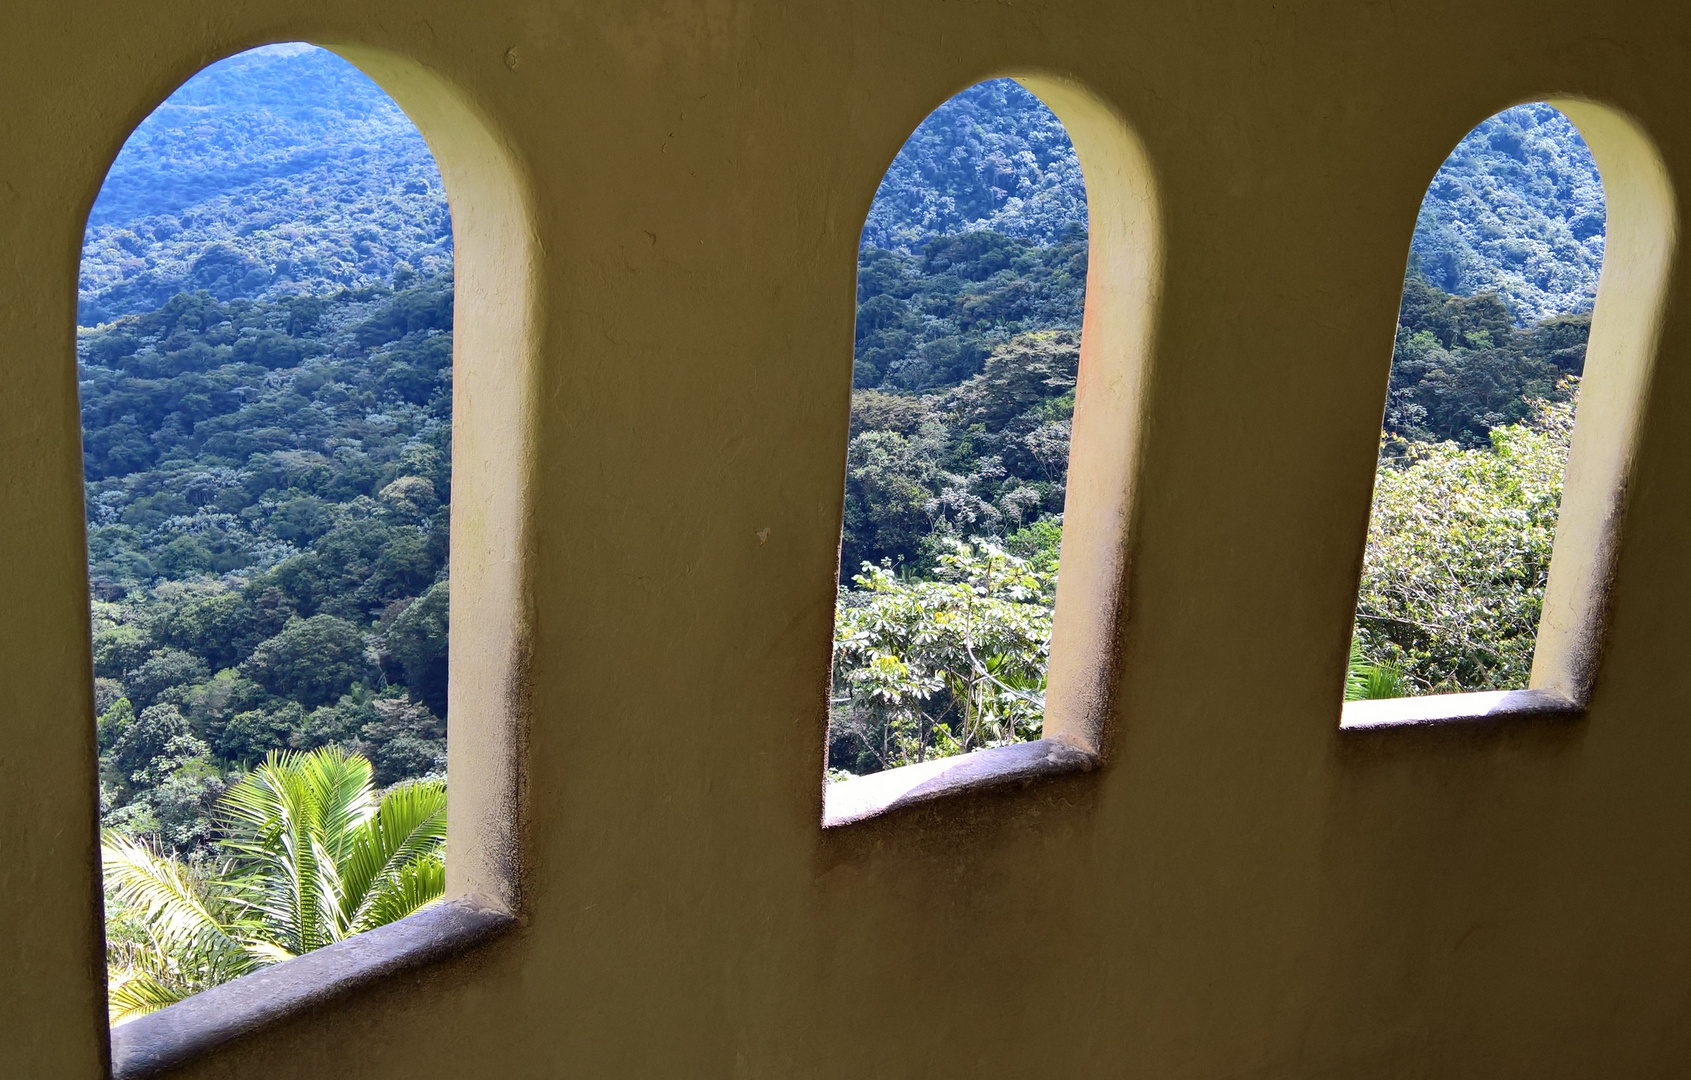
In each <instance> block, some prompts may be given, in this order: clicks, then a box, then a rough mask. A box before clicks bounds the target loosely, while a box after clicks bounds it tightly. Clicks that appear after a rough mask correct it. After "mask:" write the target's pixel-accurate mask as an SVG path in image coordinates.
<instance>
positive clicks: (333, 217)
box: [78, 45, 452, 368]
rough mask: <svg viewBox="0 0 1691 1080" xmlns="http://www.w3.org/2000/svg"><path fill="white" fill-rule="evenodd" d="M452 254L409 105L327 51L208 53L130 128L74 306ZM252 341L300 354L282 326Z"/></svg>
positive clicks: (284, 289)
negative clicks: (281, 333) (279, 332)
mask: <svg viewBox="0 0 1691 1080" xmlns="http://www.w3.org/2000/svg"><path fill="white" fill-rule="evenodd" d="M451 264H452V231H451V218H450V216H449V215H448V213H447V207H446V197H445V189H444V187H443V185H442V183H441V179H440V172H439V170H438V169H436V168H435V162H434V159H433V157H431V156H430V154H429V151H428V147H427V146H426V145H424V143H423V139H422V136H421V135H419V134H418V132H417V129H416V128H415V127H414V126H413V125H412V124H411V122H410V121H409V120H408V119H407V118H406V116H405V114H404V113H403V112H401V111H400V109H399V107H398V106H397V105H395V104H394V103H393V101H392V100H391V99H390V98H389V97H388V96H387V95H386V94H385V93H383V92H382V90H381V89H380V88H379V87H377V86H376V85H375V84H374V83H373V82H371V81H370V80H369V79H368V78H367V77H366V76H365V75H364V74H363V73H362V72H360V71H359V70H358V69H357V68H355V67H353V66H352V65H351V64H349V63H347V62H346V61H345V60H342V59H341V58H340V57H338V56H336V55H335V54H333V53H331V52H327V51H325V50H322V49H315V48H311V47H309V46H300V45H292V46H286V45H285V46H275V47H271V48H266V49H256V50H253V51H251V52H246V53H242V54H240V55H237V56H233V57H230V58H229V59H227V60H223V61H221V62H219V63H216V64H213V65H211V66H210V67H208V68H206V69H205V70H204V71H202V72H200V73H199V74H198V75H196V76H194V78H192V79H190V80H188V82H187V83H185V84H184V85H183V86H182V87H181V88H180V89H178V90H177V91H176V93H174V94H172V95H171V96H170V98H169V99H168V100H166V101H165V102H164V103H163V104H162V105H160V106H159V107H158V108H157V109H156V110H154V112H153V113H152V115H150V116H149V117H147V119H146V120H144V121H143V122H142V123H141V125H140V127H138V128H137V129H136V130H135V133H134V134H133V135H131V136H130V138H129V141H128V142H126V143H125V144H124V147H123V151H122V152H121V153H120V154H119V155H118V158H117V161H116V162H115V163H114V164H113V165H112V168H111V171H110V172H109V173H108V174H107V177H106V182H105V184H104V185H103V186H102V187H101V189H100V197H99V199H98V200H97V201H96V202H95V204H94V209H93V212H92V213H91V214H90V215H89V223H88V235H87V238H86V241H85V243H84V247H83V262H82V290H81V292H82V302H81V311H80V314H79V317H78V321H79V322H81V323H82V325H84V326H93V325H97V324H99V323H103V322H107V321H109V320H111V319H114V318H117V317H119V316H121V315H125V314H133V313H136V312H142V311H150V310H153V309H155V308H157V307H158V306H159V305H161V304H163V303H164V302H165V301H166V300H168V299H170V297H172V296H174V295H176V294H177V293H181V292H189V293H192V292H195V291H197V290H201V289H203V290H205V291H206V292H208V293H209V294H210V295H211V296H214V297H216V298H217V299H219V300H233V299H237V298H243V297H244V298H247V299H258V298H266V299H275V298H281V297H288V296H291V295H297V294H302V293H314V294H319V295H322V294H330V293H333V292H335V291H337V290H339V289H343V288H349V287H351V288H362V287H365V286H369V285H374V284H381V283H387V282H390V281H391V282H393V283H394V284H396V285H397V284H400V283H402V282H403V281H405V280H406V278H407V277H408V276H409V275H413V274H415V273H419V272H420V273H422V274H423V275H425V276H427V275H429V274H433V273H439V272H441V271H442V270H445V269H448V268H450V266H451ZM301 310H302V311H308V310H309V303H305V304H302V306H301ZM288 332H289V333H292V331H291V330H289V331H288ZM251 348H252V350H253V351H252V354H251V356H250V357H243V359H248V358H250V359H252V360H253V361H254V362H256V363H260V364H263V365H265V366H268V367H281V368H285V367H292V366H294V364H295V363H297V362H298V361H297V359H289V357H288V353H289V350H290V348H291V345H290V343H289V342H287V341H286V340H283V339H276V338H264V337H259V338H255V339H253V340H252V343H251Z"/></svg>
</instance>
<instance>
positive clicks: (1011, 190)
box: [863, 79, 1086, 254]
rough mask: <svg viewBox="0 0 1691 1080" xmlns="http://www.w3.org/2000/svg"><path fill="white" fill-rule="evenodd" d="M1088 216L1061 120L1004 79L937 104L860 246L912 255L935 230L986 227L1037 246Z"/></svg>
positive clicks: (887, 185) (873, 211)
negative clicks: (1031, 242)
mask: <svg viewBox="0 0 1691 1080" xmlns="http://www.w3.org/2000/svg"><path fill="white" fill-rule="evenodd" d="M1071 222H1078V223H1079V224H1081V225H1082V226H1084V225H1085V224H1086V184H1085V182H1084V181H1083V180H1082V178H1081V174H1080V162H1079V161H1078V159H1076V157H1075V151H1074V144H1073V143H1071V142H1070V141H1069V134H1068V131H1067V130H1066V129H1065V128H1064V127H1063V125H1062V122H1061V121H1059V120H1058V119H1057V117H1056V116H1055V115H1054V114H1053V113H1052V112H1051V110H1050V109H1048V108H1046V107H1045V103H1044V102H1042V101H1040V100H1039V99H1038V98H1037V97H1035V96H1034V95H1033V94H1031V93H1029V92H1028V91H1027V90H1025V89H1023V88H1022V86H1021V84H1020V83H1017V82H1015V81H1014V80H1011V79H994V80H992V81H991V82H984V83H980V84H979V85H977V86H972V87H970V88H969V89H967V90H965V91H963V92H962V93H960V94H958V95H957V96H956V97H954V98H952V99H951V100H950V101H947V102H946V103H945V104H943V105H941V106H940V107H939V108H937V109H935V110H934V111H933V112H932V113H931V114H929V116H928V118H927V119H925V120H923V121H922V123H921V125H920V126H919V127H917V129H916V131H915V132H914V133H913V134H912V135H911V136H910V138H909V140H908V141H907V142H905V144H904V148H903V149H902V150H900V151H899V152H898V156H897V157H896V158H894V159H893V163H892V165H891V166H890V167H888V169H887V173H886V176H885V177H883V178H882V180H881V186H880V188H879V189H877V190H876V192H875V202H874V205H873V206H872V207H871V208H870V210H869V218H868V220H867V221H865V222H864V225H863V246H864V247H866V248H885V249H888V250H893V251H900V252H904V253H906V254H914V253H916V252H918V251H919V250H920V249H921V247H922V246H923V245H924V244H926V243H927V242H928V241H929V240H932V239H933V238H935V237H937V236H952V235H956V234H957V233H964V232H973V231H975V230H979V229H990V230H992V231H994V232H999V233H1003V234H1004V235H1006V236H1014V237H1018V238H1021V239H1026V240H1032V241H1034V242H1035V243H1039V244H1051V243H1054V242H1056V241H1057V240H1058V239H1059V238H1060V237H1062V236H1063V234H1064V232H1065V228H1066V226H1068V225H1069V224H1070V223H1071Z"/></svg>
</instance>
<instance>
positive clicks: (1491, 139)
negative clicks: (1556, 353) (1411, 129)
mask: <svg viewBox="0 0 1691 1080" xmlns="http://www.w3.org/2000/svg"><path fill="white" fill-rule="evenodd" d="M1605 210H1606V204H1605V202H1604V198H1603V184H1602V181H1601V180H1600V179H1599V178H1598V175H1597V163H1596V162H1595V161H1593V160H1592V157H1591V151H1590V150H1588V149H1587V148H1586V145H1585V140H1583V139H1581V138H1580V136H1579V132H1578V131H1577V130H1575V128H1574V126H1573V125H1572V124H1571V123H1569V122H1568V118H1567V117H1566V116H1563V115H1562V114H1561V113H1560V112H1558V111H1556V110H1555V109H1553V108H1551V107H1550V106H1549V105H1546V104H1543V103H1542V102H1540V103H1537V104H1532V105H1519V106H1516V107H1515V108H1513V109H1508V110H1506V111H1504V112H1501V113H1498V114H1497V115H1496V116H1493V117H1491V118H1490V119H1488V120H1485V121H1483V122H1482V123H1481V124H1480V125H1479V126H1478V127H1476V128H1475V129H1474V130H1473V132H1471V133H1470V134H1469V135H1468V136H1467V137H1466V138H1464V139H1463V140H1462V141H1461V142H1460V143H1458V144H1457V146H1456V149H1455V150H1454V151H1453V152H1452V153H1451V155H1450V157H1449V158H1448V159H1447V160H1446V161H1445V163H1444V165H1443V166H1441V167H1440V169H1439V171H1438V175H1437V176H1435V177H1434V178H1433V182H1432V186H1431V187H1430V188H1429V189H1428V191H1427V197H1426V199H1425V201H1423V202H1422V204H1421V216H1420V218H1419V219H1418V220H1417V221H1416V223H1415V239H1414V251H1415V254H1416V257H1417V258H1418V259H1419V260H1420V264H1421V268H1422V270H1423V271H1424V272H1425V273H1426V275H1427V278H1428V280H1429V281H1431V282H1432V283H1433V284H1434V285H1437V286H1438V287H1439V288H1441V289H1443V290H1445V291H1446V292H1449V293H1453V294H1455V295H1458V296H1472V295H1475V294H1477V293H1481V292H1495V293H1497V294H1498V295H1499V296H1500V297H1501V298H1502V299H1503V302H1504V304H1505V305H1506V306H1507V307H1508V308H1509V310H1510V312H1511V313H1512V314H1513V315H1514V317H1515V320H1516V322H1517V323H1519V324H1520V325H1523V326H1524V325H1527V324H1530V323H1533V322H1536V321H1538V320H1539V319H1543V318H1548V317H1550V316H1552V315H1563V314H1568V313H1572V312H1582V311H1590V310H1591V304H1592V301H1593V300H1594V299H1595V298H1596V296H1597V271H1598V268H1599V267H1600V266H1601V265H1602V262H1603V237H1604V214H1605Z"/></svg>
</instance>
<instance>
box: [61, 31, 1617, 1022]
mask: <svg viewBox="0 0 1691 1080" xmlns="http://www.w3.org/2000/svg"><path fill="white" fill-rule="evenodd" d="M1085 196H1086V192H1085V185H1084V183H1083V180H1082V177H1081V172H1080V166H1079V163H1078V159H1077V158H1076V155H1075V151H1074V148H1073V147H1072V146H1071V145H1070V143H1069V141H1068V137H1067V135H1066V133H1065V132H1064V131H1063V129H1062V126H1061V124H1059V123H1058V122H1057V120H1056V118H1055V117H1054V116H1052V115H1051V113H1050V112H1049V111H1048V110H1046V109H1045V107H1044V106H1043V105H1042V104H1040V103H1039V102H1038V101H1037V99H1035V98H1033V97H1032V95H1030V94H1029V93H1028V92H1027V91H1025V90H1024V89H1022V88H1021V87H1020V86H1019V85H1018V84H1016V83H1014V82H1010V81H1008V80H997V81H993V82H989V83H984V84H982V85H980V86H977V87H974V88H971V89H970V90H967V91H964V92H963V93H962V94H960V95H958V96H957V97H956V98H954V99H952V100H951V101H950V102H947V103H946V104H945V105H943V106H942V107H941V108H939V109H937V110H936V111H935V112H934V113H933V114H932V115H931V116H930V117H929V118H928V119H927V120H926V121H924V122H923V124H922V125H921V126H920V127H919V128H918V129H917V131H916V132H915V133H914V134H913V135H912V136H911V138H910V140H909V142H908V143H907V144H906V145H905V147H904V149H903V150H902V151H901V152H900V153H899V154H898V156H897V157H896V159H894V161H893V163H892V165H891V167H890V168H889V169H888V171H887V173H886V177H885V179H884V181H883V183H882V185H881V188H880V191H879V193H878V194H877V197H876V200H875V202H874V205H873V208H872V210H871V212H870V214H869V218H868V221H867V222H866V224H865V227H864V232H863V243H862V248H861V251H860V255H859V267H858V296H857V301H858V316H857V325H856V341H855V352H854V357H855V363H854V369H853V391H852V397H851V418H850V437H849V444H848V450H847V457H846V461H845V463H844V482H845V515H844V522H843V535H842V538H841V589H840V592H839V600H838V607H837V625H836V645H835V664H834V680H833V701H832V710H831V718H830V723H829V731H828V758H829V760H828V764H829V775H830V777H832V778H835V779H838V778H842V777H845V776H850V775H856V774H861V773H865V772H871V771H875V770H878V769H883V768H887V767H891V766H896V765H900V764H904V763H907V762H913V761H919V760H923V759H925V758H929V757H933V756H936V755H946V754H955V753H961V752H965V751H968V750H971V749H976V748H980V747H986V746H994V745H1001V744H1004V743H1007V742H1013V741H1017V740H1024V739H1033V738H1038V737H1039V735H1040V733H1041V728H1042V720H1043V711H1044V705H1043V702H1044V680H1045V666H1046V659H1047V657H1048V650H1049V641H1050V629H1051V619H1052V608H1053V603H1054V597H1055V587H1056V581H1057V575H1058V570H1059V558H1058V556H1059V551H1060V541H1061V536H1062V512H1063V504H1064V497H1065V492H1066V479H1067V465H1068V449H1069V436H1070V425H1071V419H1072V416H1073V412H1074V404H1075V388H1076V375H1077V369H1078V361H1079V346H1080V332H1081V312H1082V308H1083V306H1084V298H1085V292H1086V275H1087V218H1086V197H1085ZM1602 215H1603V204H1602V189H1601V185H1600V184H1599V183H1598V182H1597V179H1596V172H1595V168H1594V166H1592V165H1591V163H1590V157H1589V154H1587V153H1586V152H1585V150H1584V146H1583V144H1582V143H1580V142H1579V139H1578V136H1577V134H1576V133H1574V132H1573V130H1572V128H1571V127H1570V126H1569V125H1568V124H1567V121H1566V120H1565V119H1564V118H1563V117H1561V115H1560V114H1559V113H1556V112H1555V111H1554V110H1551V109H1549V108H1548V106H1523V107H1521V108H1519V109H1513V110H1510V111H1509V112H1507V113H1504V114H1500V115H1499V116H1498V117H1494V118H1492V119H1491V120H1488V121H1486V122H1485V123H1484V124H1482V125H1481V126H1480V127H1479V128H1477V129H1475V132H1474V134H1472V135H1470V136H1469V138H1468V139H1466V140H1464V141H1463V144H1462V146H1461V147H1459V148H1458V152H1457V153H1455V154H1453V155H1452V156H1451V159H1450V161H1448V162H1446V164H1445V167H1444V168H1443V169H1441V170H1440V172H1439V174H1438V177H1437V178H1435V180H1434V183H1433V186H1432V188H1431V189H1430V190H1429V193H1428V197H1427V203H1426V205H1425V206H1424V207H1423V212H1422V217H1421V221H1420V224H1419V225H1418V227H1417V231H1416V234H1415V237H1414V252H1415V255H1414V257H1413V258H1412V260H1411V265H1410V269H1409V273H1408V276H1407V278H1406V281H1405V287H1404V296H1403V304H1402V310H1401V312H1400V315H1399V326H1398V333H1397V340H1396V345H1395V349H1394V352H1393V355H1392V370H1391V378H1390V391H1389V400H1388V403H1387V408H1386V412H1385V417H1384V423H1383V432H1382V442H1381V456H1380V476H1379V480H1378V484H1377V488H1376V492H1375V506H1374V516H1373V519H1372V523H1371V526H1370V533H1369V545H1368V549H1367V556H1366V563H1365V570H1364V578H1363V582H1362V588H1361V594H1360V599H1359V605H1358V612H1357V624H1356V625H1357V629H1356V635H1355V639H1354V646H1353V663H1352V669H1351V676H1350V681H1349V684H1348V685H1347V694H1349V695H1350V696H1391V695H1395V694H1402V693H1424V692H1432V691H1442V690H1455V689H1481V688H1489V687H1508V686H1518V685H1522V683H1523V681H1524V679H1525V676H1526V671H1527V669H1528V667H1529V666H1530V663H1531V654H1532V644H1533V634H1534V631H1535V629H1536V625H1537V618H1538V608H1539V605H1540V603H1541V601H1542V595H1543V584H1544V578H1545V574H1546V571H1547V566H1548V558H1549V546H1550V539H1551V536H1552V534H1553V531H1554V526H1555V519H1556V511H1557V506H1558V503H1559V499H1560V484H1561V472H1562V464H1563V462H1564V461H1565V457H1566V451H1567V444H1568V434H1569V431H1570V429H1571V424H1572V415H1573V407H1574V403H1575V401H1576V398H1577V393H1578V377H1579V375H1580V373H1581V371H1582V368H1583V363H1584V347H1585V340H1586V334H1587V329H1588V321H1589V320H1588V316H1587V315H1585V314H1583V313H1584V312H1587V311H1589V309H1590V306H1591V298H1592V295H1593V294H1594V287H1595V280H1596V270H1597V266H1598V264H1599V262H1600V260H1601V256H1602V244H1603V217H1602ZM451 259H452V246H451V221H450V217H449V215H448V213H447V208H446V202H445V195H444V189H443V186H442V184H441V182H440V175H439V172H438V170H436V168H435V166H434V162H433V160H432V159H431V158H430V157H429V155H428V152H427V149H426V147H425V146H424V145H423V143H422V140H421V138H420V136H419V135H418V134H417V132H416V130H415V128H413V127H411V125H410V123H409V121H407V120H406V119H405V117H404V115H403V114H402V113H400V112H399V110H398V109H397V107H395V106H394V105H393V103H392V102H391V101H390V100H389V99H387V97H386V96H385V95H384V94H382V92H381V91H380V90H379V89H377V88H376V87H375V86H374V84H372V83H370V82H369V80H368V79H366V78H365V77H364V76H363V75H361V74H359V73H358V72H357V71H356V70H355V69H353V68H351V67H350V65H348V64H346V63H345V62H344V61H341V60H339V59H338V58H337V57H334V56H333V55H331V54H328V53H325V52H323V51H321V50H316V49H312V48H309V47H305V46H281V47H273V48H269V49H261V50H255V51H253V52H251V53H246V54H242V55H241V56H238V57H234V58H231V59H230V60H227V61H224V62H222V63H220V64H217V65H214V66H213V67H211V68H209V69H207V70H206V71H205V72H202V73H201V74H200V75H199V76H196V77H195V78H194V79H193V80H191V81H190V82H189V83H188V84H186V85H185V86H184V87H183V88H182V89H181V90H179V91H178V92H177V94H175V95H173V96H172V97H171V98H170V99H169V100H168V101H167V102H165V103H164V105H162V106H161V107H160V108H159V110H158V111H157V112H155V113H154V115H153V116H152V117H150V118H149V119H148V120H147V121H146V122H145V123H143V124H142V126H141V127H140V128H139V129H138V130H137V132H136V133H135V136H134V137H133V138H132V139H131V140H130V142H129V143H128V144H127V145H126V146H125V148H124V150H123V152H122V154H120V156H119V158H118V160H117V163H116V164H115V165H114V166H113V169H112V171H111V174H110V176H109V177H108V180H107V184H106V186H105V187H104V188H103V189H102V191H101V194H100V198H99V200H98V202H97V203H96V206H95V209H94V212H93V214H92V215H91V218H90V223H89V229H88V234H87V240H86V246H85V250H84V259H83V271H82V293H81V307H80V312H79V318H80V322H81V324H82V329H81V330H80V332H79V335H78V376H79V379H80V382H81V391H82V410H83V422H84V455H85V457H84V460H85V470H86V478H87V514H88V548H89V552H88V554H89V580H90V584H91V591H92V595H93V610H92V630H93V655H94V674H95V697H96V707H97V713H98V720H97V724H98V745H99V751H100V778H101V788H100V799H101V814H102V823H103V825H104V826H105V828H106V830H107V831H106V834H105V845H104V848H105V870H106V884H107V912H108V928H109V942H110V947H109V957H108V958H109V961H110V971H111V986H112V1006H113V1016H114V1018H122V1017H125V1016H130V1015H136V1014H139V1013H141V1012H144V1011H147V1010H148V1009H151V1008H157V1007H159V1006H161V1005H163V1004H167V1003H168V1002H170V1001H174V1000H177V999H179V998H180V997H182V996H184V995H186V994H189V993H193V992H196V991H197V990H199V989H203V988H205V987H207V986H210V985H214V984H216V983H217V982H220V981H224V980H226V979H228V978H232V977H235V976H237V975H239V974H242V973H244V972H247V971H251V970H254V969H256V968H257V967H259V966H263V965H264V964H268V963H273V962H276V961H277V960H280V959H284V958H286V957H288V956H292V955H297V954H298V953H299V952H302V951H305V950H307V949H311V948H316V947H318V946H320V945H323V944H326V943H329V942H332V941H335V940H339V939H340V938H341V937H344V936H345V935H347V934H350V933H355V932H357V931H359V930H362V929H366V928H369V927H371V926H374V925H379V924H380V923H381V922H383V921H387V920H389V919H392V918H397V917H399V916H401V915H403V914H405V913H407V912H409V911H412V910H415V909H416V908H417V907H418V906H420V905H421V904H424V903H427V902H429V901H430V900H431V899H432V898H435V897H438V896H439V895H440V889H441V882H442V880H443V876H442V870H441V863H440V859H441V848H440V844H441V838H442V837H443V836H444V815H445V798H446V773H445V763H446V756H445V754H446V743H445V737H446V719H447V699H446V672H447V666H446V660H447V637H448V626H449V610H448V602H447V599H448V588H449V585H448V580H447V565H448V521H449V508H450V503H451V491H452V475H451V451H452V446H451V408H452V265H451ZM1382 360H1383V358H1382ZM290 836H292V837H305V836H309V837H311V838H312V842H311V844H309V845H307V846H306V847H300V846H299V845H298V844H297V843H292V842H289V841H287V840H286V839H285V838H286V837H290ZM301 858H311V859H321V860H326V861H325V862H322V863H321V865H318V864H317V863H314V864H313V865H312V866H305V865H304V864H302V863H301V862H300V861H299V860H300V859H301Z"/></svg>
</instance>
